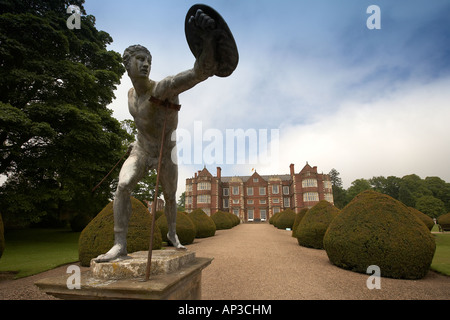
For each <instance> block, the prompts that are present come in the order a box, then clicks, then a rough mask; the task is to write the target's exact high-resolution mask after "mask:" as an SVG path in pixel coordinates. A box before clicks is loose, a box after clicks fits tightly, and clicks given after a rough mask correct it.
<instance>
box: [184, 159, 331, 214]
mask: <svg viewBox="0 0 450 320" xmlns="http://www.w3.org/2000/svg"><path fill="white" fill-rule="evenodd" d="M321 200H326V201H328V202H331V203H333V190H332V186H331V179H330V176H329V175H327V174H323V173H317V167H311V166H310V165H309V164H308V163H306V165H305V166H304V167H303V169H302V170H301V171H300V172H299V173H295V168H294V164H291V165H290V173H289V174H282V175H259V174H258V173H257V172H256V171H255V172H254V173H253V175H251V176H234V177H222V169H221V168H220V167H217V174H216V176H215V177H214V176H213V175H212V174H211V173H210V172H209V171H208V170H207V169H206V167H205V168H204V169H203V170H199V171H198V172H196V173H195V175H194V177H193V178H190V179H186V194H185V210H186V212H192V211H193V210H195V209H197V208H200V209H202V210H203V211H204V212H205V213H206V214H208V215H211V214H212V213H215V212H216V211H218V210H222V211H228V212H231V213H234V214H235V215H237V216H239V218H240V219H241V221H245V222H247V221H265V220H268V219H269V218H270V217H272V216H273V215H274V214H275V213H277V212H280V211H283V210H285V209H287V208H291V209H292V210H294V211H295V212H299V211H300V210H301V209H303V208H311V207H312V206H314V205H315V204H316V203H318V202H319V201H321Z"/></svg>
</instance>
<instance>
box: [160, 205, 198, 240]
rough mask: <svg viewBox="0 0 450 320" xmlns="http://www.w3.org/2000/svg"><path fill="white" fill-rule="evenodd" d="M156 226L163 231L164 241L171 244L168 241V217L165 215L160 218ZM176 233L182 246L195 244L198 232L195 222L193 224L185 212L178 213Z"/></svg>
mask: <svg viewBox="0 0 450 320" xmlns="http://www.w3.org/2000/svg"><path fill="white" fill-rule="evenodd" d="M156 225H157V226H158V228H159V229H160V230H161V236H162V239H163V241H165V242H169V240H168V239H167V233H168V232H169V227H168V225H167V217H166V215H165V214H163V215H162V216H160V217H159V218H158V220H156ZM176 231H177V236H178V240H180V243H181V244H182V245H186V244H191V243H193V242H194V239H195V234H196V233H197V230H196V229H195V225H194V222H192V220H191V219H190V218H189V217H188V216H187V214H186V213H184V212H177V224H176Z"/></svg>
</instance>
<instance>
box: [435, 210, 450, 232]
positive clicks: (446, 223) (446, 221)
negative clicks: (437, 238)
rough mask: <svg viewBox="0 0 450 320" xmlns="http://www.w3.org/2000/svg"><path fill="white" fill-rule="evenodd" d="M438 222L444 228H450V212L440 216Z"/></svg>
mask: <svg viewBox="0 0 450 320" xmlns="http://www.w3.org/2000/svg"><path fill="white" fill-rule="evenodd" d="M437 222H438V223H439V225H440V226H441V227H442V228H443V229H445V230H450V212H449V213H447V214H443V215H441V216H439V217H438V218H437Z"/></svg>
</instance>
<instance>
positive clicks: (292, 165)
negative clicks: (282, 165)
mask: <svg viewBox="0 0 450 320" xmlns="http://www.w3.org/2000/svg"><path fill="white" fill-rule="evenodd" d="M289 168H291V176H293V175H294V174H295V169H294V164H293V163H291V165H290V166H289Z"/></svg>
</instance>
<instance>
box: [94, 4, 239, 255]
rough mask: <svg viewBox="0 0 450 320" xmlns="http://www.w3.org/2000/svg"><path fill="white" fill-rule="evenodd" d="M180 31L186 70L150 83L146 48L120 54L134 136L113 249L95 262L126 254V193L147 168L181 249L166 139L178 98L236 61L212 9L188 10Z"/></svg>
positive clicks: (174, 172) (117, 204) (119, 193)
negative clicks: (190, 58)
mask: <svg viewBox="0 0 450 320" xmlns="http://www.w3.org/2000/svg"><path fill="white" fill-rule="evenodd" d="M185 29H186V30H185V31H186V38H187V41H188V44H189V46H190V48H191V51H192V52H193V54H194V56H195V57H196V61H195V64H194V67H193V68H192V69H190V70H187V71H184V72H181V73H179V74H177V75H175V76H169V77H166V78H165V79H163V80H161V81H153V80H151V79H149V75H150V70H151V64H152V56H151V54H150V52H149V51H148V50H147V49H146V48H145V47H143V46H140V45H134V46H130V47H128V48H127V49H126V50H125V52H124V54H123V60H124V65H125V67H126V69H127V72H128V76H129V77H130V79H131V81H132V83H133V88H131V89H130V91H129V92H128V108H129V111H130V114H131V115H132V116H133V118H134V121H135V124H136V127H137V129H138V135H137V140H136V142H134V143H133V145H132V146H131V148H132V149H131V153H130V155H129V157H128V159H127V160H126V161H125V163H124V164H123V166H122V169H121V171H120V174H119V183H118V186H117V190H116V194H115V199H114V237H115V239H114V245H113V247H112V248H111V249H110V250H109V251H108V252H107V253H105V254H102V255H100V256H98V257H97V258H96V261H97V262H108V261H112V260H116V259H120V258H123V257H126V256H127V233H128V221H129V219H130V215H131V201H130V196H131V191H132V190H133V189H134V187H135V186H136V184H137V183H138V182H139V181H140V180H141V179H142V178H143V177H144V175H145V174H146V173H147V172H148V171H149V170H152V169H157V168H158V167H159V168H158V175H159V178H160V181H161V185H162V187H163V193H164V199H165V202H166V205H165V210H164V211H165V214H166V217H167V223H168V229H169V232H168V234H167V238H168V239H169V241H170V242H171V243H172V245H173V246H174V247H176V248H177V249H184V248H185V247H184V246H183V245H182V244H181V243H180V241H179V239H178V236H177V234H176V215H177V203H176V191H177V180H178V166H177V164H176V163H174V162H173V161H172V150H173V149H174V148H176V143H175V141H172V139H171V136H172V133H173V132H174V131H175V130H176V128H177V125H178V111H179V110H180V105H179V99H178V96H179V94H180V93H182V92H184V91H186V90H189V89H190V88H192V87H194V86H195V85H197V84H198V83H200V82H202V81H204V80H206V79H208V78H209V77H211V76H213V75H217V76H220V77H226V76H229V75H230V74H231V73H232V72H233V71H234V69H235V68H236V66H237V63H238V52H237V48H236V44H235V42H234V39H233V36H232V34H231V32H230V31H229V29H228V26H227V25H226V23H225V21H223V19H222V18H221V17H220V15H219V14H218V13H217V12H215V11H214V10H213V9H212V8H210V7H208V6H205V5H195V6H193V7H192V8H191V9H190V10H189V12H188V14H187V16H186V22H185ZM162 146H163V147H162ZM150 251H151V248H150Z"/></svg>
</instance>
